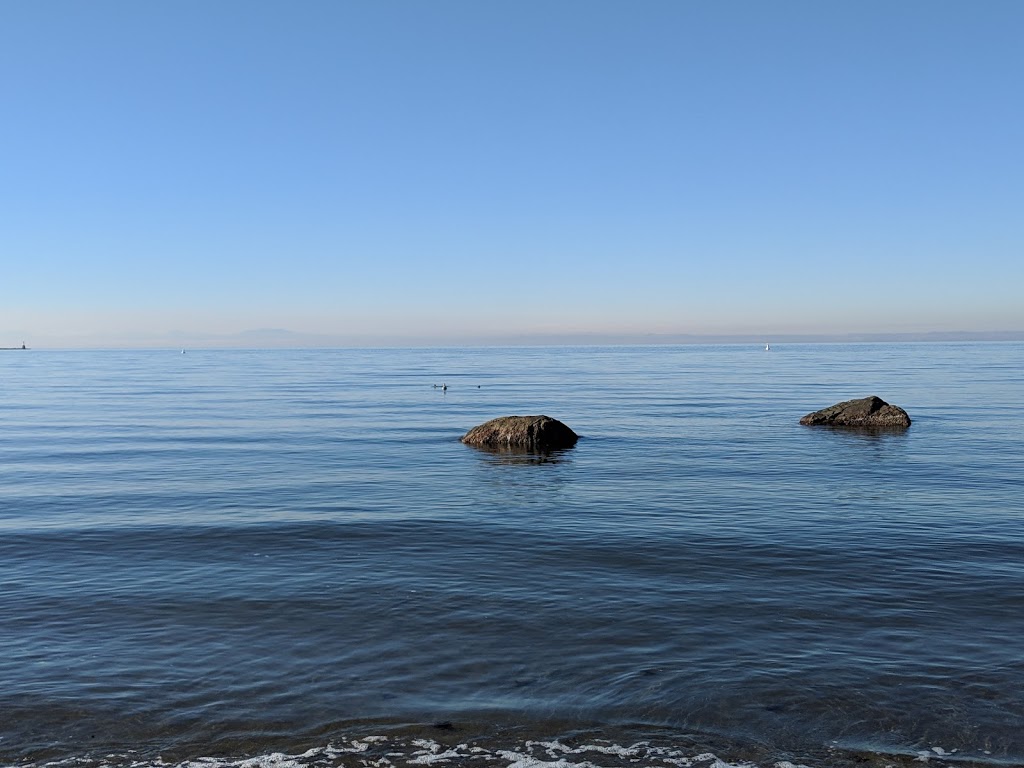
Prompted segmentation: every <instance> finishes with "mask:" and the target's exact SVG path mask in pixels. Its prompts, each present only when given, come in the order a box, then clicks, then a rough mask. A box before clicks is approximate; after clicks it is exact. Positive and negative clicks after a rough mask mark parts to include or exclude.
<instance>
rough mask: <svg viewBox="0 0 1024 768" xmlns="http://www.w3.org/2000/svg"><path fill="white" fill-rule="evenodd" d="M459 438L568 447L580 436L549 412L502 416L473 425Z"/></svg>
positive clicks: (496, 445) (491, 444)
mask: <svg viewBox="0 0 1024 768" xmlns="http://www.w3.org/2000/svg"><path fill="white" fill-rule="evenodd" d="M461 439H462V442H464V443H466V444H467V445H474V446H477V447H479V448H492V449H516V450H526V451H553V450H558V449H559V448H571V447H572V446H574V445H575V444H576V441H577V440H578V439H579V436H578V435H577V434H576V433H575V432H573V431H572V430H571V429H569V427H567V426H566V425H565V424H563V423H562V422H560V421H559V420H558V419H552V418H551V417H550V416H501V417H499V418H497V419H491V420H490V421H488V422H486V423H484V424H481V425H480V426H478V427H473V428H472V429H471V430H469V432H467V433H466V434H464V435H463V436H462V438H461Z"/></svg>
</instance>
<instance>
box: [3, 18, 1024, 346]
mask: <svg viewBox="0 0 1024 768" xmlns="http://www.w3.org/2000/svg"><path fill="white" fill-rule="evenodd" d="M1022 40H1024V2H1019V0H985V1H984V2H975V1H974V0H970V1H968V0H964V1H963V2H953V1H951V0H922V1H920V2H918V1H915V0H906V1H904V2H900V1H899V0H895V1H894V0H884V1H877V2H876V1H872V0H857V2H852V1H851V2H819V1H818V0H808V1H806V2H796V1H788V0H778V1H776V2H763V1H762V0H749V2H740V1H736V0H713V1H712V0H700V1H697V0H671V1H664V2H663V1H661V0H641V1H638V2H627V1H626V0H622V1H621V2H604V1H602V0H543V1H539V0H538V1H533V0H515V2H512V1H511V0H509V1H502V0H493V1H489V2H480V0H465V1H464V2H457V1H454V0H430V1H429V2H425V1H424V0H408V1H402V0H372V1H371V0H359V1H356V0H352V1H351V2H345V1H343V0H324V1H322V2H321V1H317V0H304V1H303V2H291V1H290V0H289V1H287V2H286V1H285V0H280V1H273V2H271V1H269V0H217V2H209V1H208V0H174V1H173V2H170V1H167V2H161V1H159V0H153V1H152V2H137V1H136V0H118V1H114V0H90V2H77V1H76V0H33V2H21V1H20V0H0V286H2V289H0V346H4V345H8V344H20V343H21V342H22V341H23V340H24V341H26V342H28V343H29V344H30V346H31V345H46V344H51V345H54V344H56V345H64V346H105V345H111V346H118V345H125V344H133V345H139V346H147V345H168V346H176V345H178V344H186V343H189V344H201V343H204V340H205V341H206V342H208V343H211V344H223V343H227V342H229V341H231V340H236V341H239V343H244V342H245V341H246V340H249V341H251V342H253V343H259V342H260V341H261V340H263V339H264V337H263V336H261V335H260V334H253V333H248V334H246V333H244V332H246V331H252V330H254V329H287V330H288V331H291V332H294V333H295V334H297V335H296V336H295V337H287V336H285V335H284V334H282V333H279V334H277V336H278V337H279V338H283V339H289V338H292V339H294V340H295V341H296V342H299V341H302V340H303V339H304V338H305V337H303V336H302V334H318V335H320V336H319V338H321V339H323V340H331V341H337V342H339V343H344V342H345V341H346V340H352V339H355V340H364V341H365V340H367V339H369V340H371V341H373V340H377V341H381V342H382V343H387V342H388V341H396V342H403V341H408V340H410V339H413V340H424V341H437V342H438V343H448V342H458V341H459V340H462V339H467V338H470V337H472V338H473V339H474V340H479V339H481V338H483V339H487V338H494V339H495V340H496V341H500V340H501V339H502V338H504V337H506V336H508V335H523V334H550V335H551V338H558V337H560V336H564V335H566V334H573V333H581V332H583V333H587V332H595V333H613V334H614V333H632V334H635V333H666V334H677V333H694V334H709V333H714V334H722V333H725V334H730V333H737V334H749V333H753V334H762V335H764V336H765V337H766V338H767V337H770V336H772V335H773V334H783V333H847V332H861V331H867V332H880V331H896V332H903V331H942V330H967V331H996V330H1024V44H1022ZM236 334H241V335H238V336H236ZM266 338H271V337H269V336H268V337H266Z"/></svg>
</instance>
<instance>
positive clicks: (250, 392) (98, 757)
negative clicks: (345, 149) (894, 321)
mask: <svg viewBox="0 0 1024 768" xmlns="http://www.w3.org/2000/svg"><path fill="white" fill-rule="evenodd" d="M1022 364H1024V345H1020V344H918V345H913V344H906V345H866V344H865V345H792V346H787V345H783V346H777V347H773V348H772V350H771V351H770V352H765V351H764V350H763V348H758V347H745V346H717V347H715V346H687V347H617V348H517V349H479V350H453V349H446V350H317V351H259V352H253V351H199V350H194V351H193V350H190V351H189V352H188V354H185V355H182V354H180V353H178V352H167V351H145V352H59V351H53V352H50V351H35V350H33V351H29V352H7V353H3V354H2V355H0V562H2V563H3V568H2V570H0V712H2V718H0V762H5V763H17V764H24V763H29V764H41V763H45V762H48V761H62V760H68V759H73V760H75V761H76V764H81V762H80V761H81V760H83V759H85V760H88V761H92V762H97V763H109V764H118V765H120V764H125V765H127V764H132V765H134V764H148V763H151V762H153V761H156V760H158V759H159V758H161V757H162V758H163V759H164V760H165V761H170V762H175V763H177V762H182V761H186V762H187V761H189V760H195V759H198V758H200V757H204V756H216V757H218V759H219V760H220V761H221V762H229V761H230V760H244V759H251V758H256V757H259V756H261V755H263V756H265V755H269V754H272V753H275V752H283V753H286V754H287V755H291V757H287V758H286V757H277V758H266V757H265V758H262V759H263V761H264V762H266V761H268V760H269V761H270V762H274V760H277V762H279V763H281V762H284V763H289V762H292V763H296V764H316V765H321V764H322V765H337V764H346V765H348V764H351V765H359V764H367V765H368V764H371V763H373V762H374V761H375V764H378V765H380V766H385V765H386V764H388V763H392V764H394V765H403V764H406V763H412V764H418V763H417V761H419V762H438V763H443V762H445V761H447V762H449V763H457V764H471V763H474V762H485V763H488V764H492V765H493V764H502V765H505V764H509V765H511V764H514V763H515V762H516V761H517V760H520V758H517V757H515V755H516V754H518V755H520V756H522V758H523V759H524V760H525V756H527V755H530V756H531V759H533V760H534V761H540V762H557V761H558V760H562V761H569V762H590V763H591V764H595V765H599V766H611V765H615V764H618V763H616V762H615V761H620V762H621V763H622V764H636V763H637V762H640V763H643V764H645V765H648V764H649V765H665V764H678V765H682V764H683V763H682V762H679V761H684V762H685V761H686V760H696V758H697V757H698V756H700V755H707V754H710V753H712V752H713V754H714V755H716V756H717V758H716V759H721V760H724V761H728V762H733V763H736V762H741V761H752V762H755V763H757V764H759V765H772V764H774V763H778V762H779V761H787V760H788V761H793V762H802V763H804V764H807V765H811V766H818V765H822V766H824V765H845V764H856V763H859V762H860V761H863V760H866V761H869V762H874V761H877V762H878V764H879V765H882V764H886V762H888V763H892V762H894V761H901V760H913V759H915V758H918V759H920V758H921V757H922V754H923V753H927V755H928V756H929V759H930V760H931V762H932V764H937V763H938V764H945V763H947V762H958V761H960V762H964V761H966V762H995V763H1002V764H1009V765H1016V764H1024V734H1022V728H1021V724H1022V723H1024V700H1022V694H1021V691H1024V640H1021V638H1022V637H1024V565H1022V564H1024V533H1022V530H1024V529H1022V526H1021V523H1022V520H1024V501H1022V499H1024V494H1021V492H1020V489H1021V481H1020V478H1021V477H1024V458H1022V456H1024V454H1022V451H1021V447H1022V439H1021V435H1022V434H1024V431H1022V426H1024V416H1022V411H1021V394H1022V392H1024V386H1022V384H1024V373H1022V371H1024V366H1022ZM441 383H445V384H447V386H448V389H447V390H446V391H443V390H441V389H439V388H435V387H434V386H433V385H435V384H441ZM868 394H877V395H879V396H881V397H883V398H884V399H886V400H888V401H890V402H893V403H895V404H897V405H900V406H902V407H904V408H905V409H906V410H907V411H908V412H909V413H910V414H911V417H912V418H913V420H914V423H913V425H912V426H911V427H910V429H908V430H906V431H905V432H902V433H882V434H864V433H855V432H854V433H851V432H841V431H840V432H837V431H832V430H828V429H824V430H823V429H816V428H808V427H802V426H800V425H798V424H797V420H798V419H799V417H800V416H802V415H803V414H805V413H807V412H809V411H812V410H816V409H818V408H821V407H824V406H826V405H830V404H832V403H834V402H837V401H839V400H844V399H849V398H851V397H860V396H865V395H868ZM511 413H520V414H527V413H529V414H533V413H545V414H547V415H550V416H553V417H555V418H559V419H561V420H563V421H565V422H566V423H568V424H569V425H570V426H571V427H573V428H574V429H575V430H576V431H577V432H578V433H579V434H580V435H581V439H580V442H579V443H578V444H577V446H576V447H575V448H573V449H570V450H568V451H563V452H559V453H556V454H552V455H548V456H514V455H513V456H509V455H500V454H491V453H486V452H481V451H478V450H475V449H472V448H469V447H467V446H464V445H462V444H460V443H459V442H458V437H459V436H460V435H461V434H462V433H463V432H464V431H466V430H467V429H468V428H470V427H472V426H474V425H475V424H478V423H481V422H483V421H486V420H487V419H490V418H492V417H494V416H499V415H507V414H511ZM367 737H370V738H371V740H370V741H366V739H367ZM373 737H380V738H381V740H380V741H374V740H373ZM353 740H356V741H355V742H353ZM556 740H560V741H558V742H557V743H558V744H559V745H561V746H558V747H553V746H551V745H552V744H554V743H555V741H556ZM641 741H648V742H650V746H648V747H642V748H636V749H638V750H640V751H636V752H633V753H629V754H626V753H622V749H626V750H627V752H628V748H631V747H632V746H633V745H635V744H636V743H637V742H641ZM428 742H430V743H433V744H434V745H435V746H434V747H430V746H429V745H428ZM532 742H542V743H543V745H547V746H543V745H541V746H538V745H537V744H534V743H532ZM354 743H358V744H362V745H365V746H364V747H363V748H361V749H357V748H356V747H353V746H352V745H353V744H354ZM460 743H465V744H466V748H465V749H463V750H461V751H460V750H459V749H456V747H458V745H459V744H460ZM345 745H348V746H345ZM610 745H616V746H615V748H612V747H611V746H610ZM584 747H594V748H595V749H594V750H587V749H583V748H584ZM474 748H475V749H477V750H482V751H479V752H473V751H472V750H473V749H474ZM620 748H621V749H620ZM432 749H433V750H434V751H431V750H432ZM451 749H454V750H455V751H454V752H450V751H449V750H451ZM573 749H578V750H579V751H577V752H573V751H572V750H573ZM309 750H313V751H312V752H308V751H309ZM332 750H334V751H332ZM339 750H341V751H339ZM346 750H347V751H346ZM595 750H596V751H595ZM616 750H618V751H616ZM643 750H647V751H646V752H645V751H643ZM659 750H660V751H659ZM303 754H305V755H306V756H305V757H302V758H300V757H296V756H299V755H303ZM446 754H447V757H444V755H446ZM707 759H710V758H707ZM381 761H384V762H381ZM672 761H676V762H674V763H673V762H672ZM697 764H698V763H694V765H697Z"/></svg>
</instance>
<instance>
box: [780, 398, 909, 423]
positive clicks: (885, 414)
mask: <svg viewBox="0 0 1024 768" xmlns="http://www.w3.org/2000/svg"><path fill="white" fill-rule="evenodd" d="M800 423H801V424H807V425H809V426H818V425H824V426H831V427H859V428H863V429H904V428H906V427H909V426H910V416H908V415H907V412H906V411H904V410H903V409H902V408H899V407H897V406H895V405H889V403H887V402H885V400H883V399H882V398H880V397H876V396H874V395H872V396H871V397H862V398H860V399H859V400H846V401H845V402H842V403H836V404H835V405H832V406H829V407H828V408H823V409H821V410H820V411H815V412H814V413H808V414H807V415H806V416H804V417H803V418H802V419H800Z"/></svg>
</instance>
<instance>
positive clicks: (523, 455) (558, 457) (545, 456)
mask: <svg viewBox="0 0 1024 768" xmlns="http://www.w3.org/2000/svg"><path fill="white" fill-rule="evenodd" d="M470 447H471V448H472V449H473V450H475V451H480V452H481V453H484V454H487V458H488V460H489V462H490V463H492V464H562V463H564V462H565V461H567V460H568V459H569V458H570V455H569V454H570V452H571V451H572V450H573V449H572V448H559V449H558V450H554V451H538V450H537V449H535V448H534V449H531V448H522V447H519V446H509V445H501V446H495V445H488V446H483V445H473V446H470Z"/></svg>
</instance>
